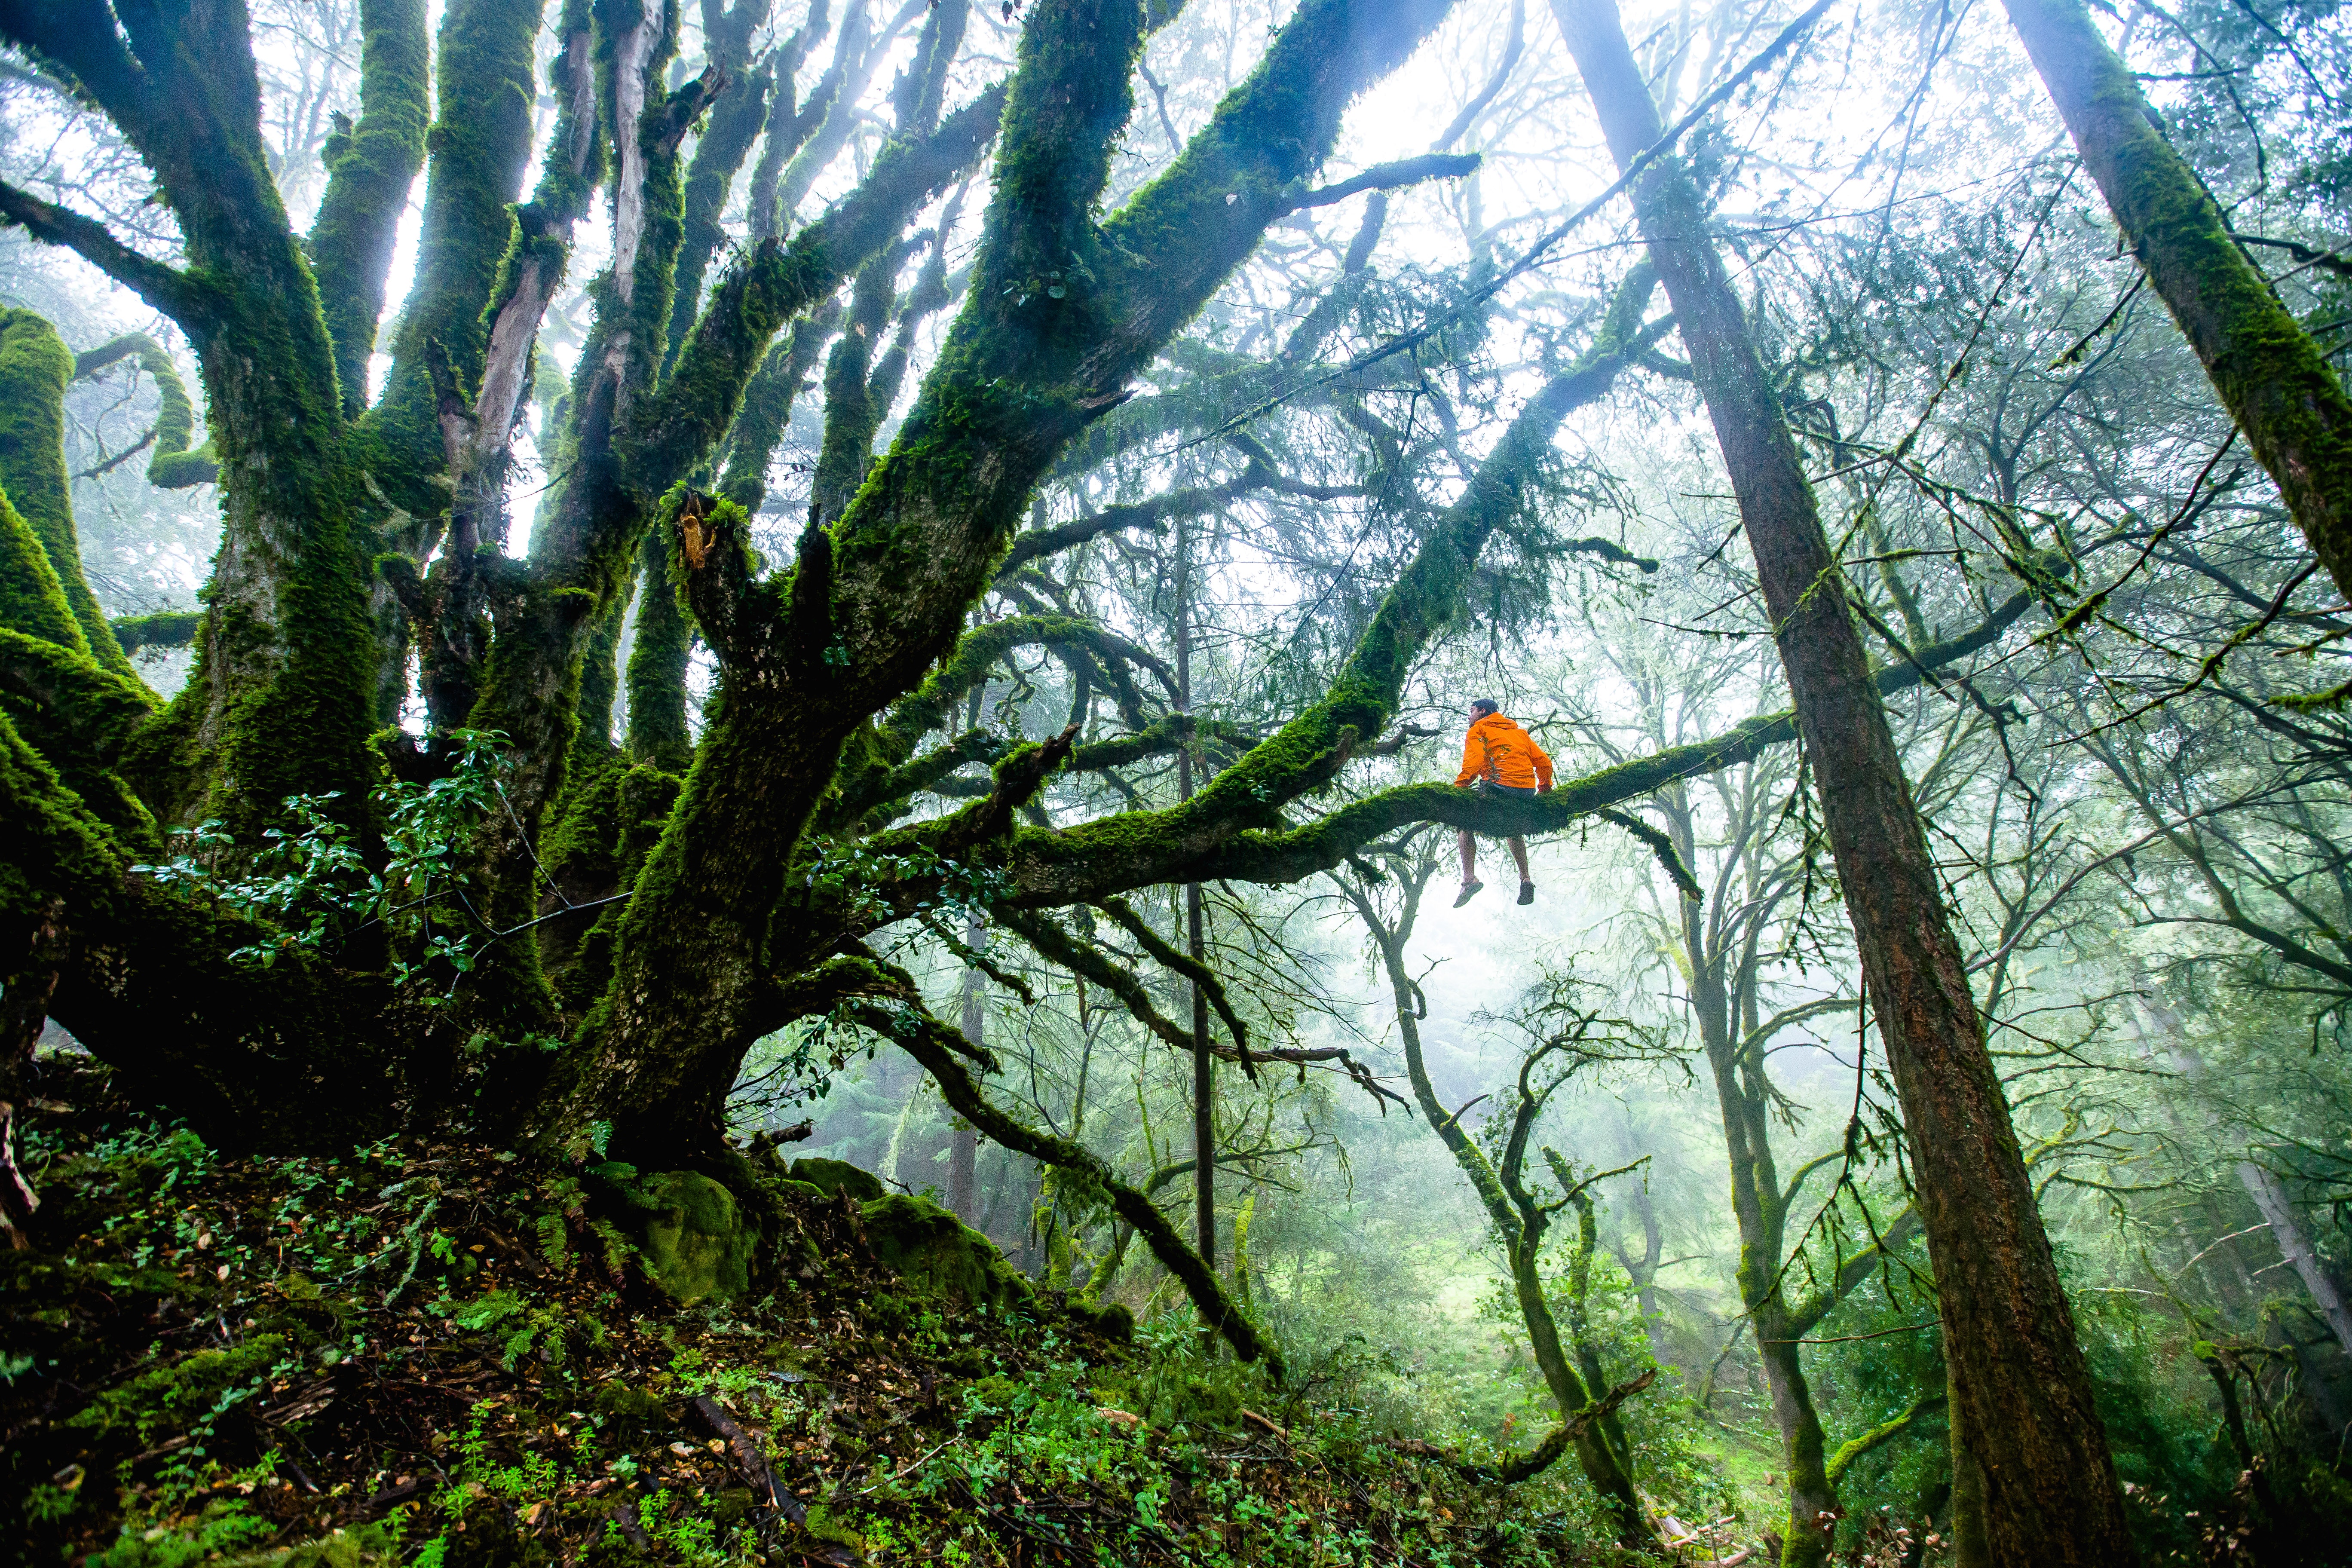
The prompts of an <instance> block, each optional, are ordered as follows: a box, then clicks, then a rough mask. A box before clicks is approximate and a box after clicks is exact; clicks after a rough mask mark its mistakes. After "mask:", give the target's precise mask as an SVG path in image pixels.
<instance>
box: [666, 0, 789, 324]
mask: <svg viewBox="0 0 2352 1568" xmlns="http://www.w3.org/2000/svg"><path fill="white" fill-rule="evenodd" d="M768 9H769V8H768V6H767V5H765V4H744V3H742V0H738V4H736V5H734V6H732V7H730V9H728V10H725V11H720V10H719V9H717V8H716V7H713V8H712V9H710V10H709V11H707V12H705V13H704V26H703V46H704V58H705V60H706V61H707V63H708V64H709V65H711V66H716V67H718V68H719V69H721V70H723V71H725V72H726V73H727V85H726V86H725V87H724V88H723V89H720V91H719V98H718V100H717V101H716V102H714V103H713V104H712V105H711V106H710V109H709V112H708V114H707V115H706V116H705V118H704V121H703V125H702V133H701V135H700V136H699V137H698V138H697V139H696V142H695V146H694V160H693V162H692V163H690V164H689V165H688V169H687V174H686V186H685V191H684V203H683V219H684V221H683V226H682V241H683V243H682V246H681V250H680V254H679V258H678V270H677V300H676V301H675V303H674V304H673V306H672V308H671V311H670V320H669V327H668V330H667V332H666V333H665V334H664V335H665V337H666V338H667V342H668V343H669V345H670V350H671V353H673V355H674V354H675V353H676V350H677V345H679V344H681V343H683V342H685V341H686V335H687V333H688V331H689V330H691V328H692V327H693V325H694V318H695V315H696V313H697V312H698V310H700V308H701V304H702V279H703V276H704V274H705V273H706V272H707V271H708V270H709V266H710V258H712V257H713V256H714V255H716V254H717V253H718V250H719V246H720V245H721V244H723V243H724V242H725V240H726V237H727V231H726V229H725V228H724V227H723V226H721V225H720V223H719V216H720V209H721V208H723V207H724V206H725V205H727V193H728V191H729V190H730V188H731V187H732V186H733V184H734V183H735V174H736V172H737V171H738V170H739V169H740V168H741V167H742V164H743V160H744V158H745V157H747V156H748V155H749V154H750V153H751V143H752V142H753V141H755V140H756V139H757V138H758V136H759V134H760V128H761V126H762V125H764V124H766V123H767V120H768V91H769V88H770V86H771V81H770V76H769V73H768V72H765V71H758V70H754V69H752V68H751V35H752V33H753V32H754V31H755V30H756V29H758V28H760V27H761V26H763V25H764V24H765V23H766V21H767V17H768Z"/></svg>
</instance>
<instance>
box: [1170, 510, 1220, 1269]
mask: <svg viewBox="0 0 2352 1568" xmlns="http://www.w3.org/2000/svg"><path fill="white" fill-rule="evenodd" d="M1176 709H1177V711H1179V712H1181V713H1190V712H1192V520H1191V519H1189V518H1188V519H1186V520H1185V521H1182V522H1180V523H1178V524H1177V525H1176ZM1192 752H1193V745H1192V742H1191V741H1190V740H1187V742H1185V744H1184V745H1183V746H1181V748H1179V749H1178V751H1177V752H1176V798H1177V800H1178V801H1179V802H1180V803H1181V802H1183V801H1189V800H1191V799H1192ZM1184 951H1185V952H1188V953H1190V954H1191V955H1192V962H1193V963H1206V962H1207V961H1208V942H1207V941H1206V939H1205V932H1204V931H1203V929H1202V916H1201V884H1200V883H1198V882H1187V883H1185V884H1184ZM1192 1234H1193V1238H1194V1239H1193V1245H1194V1246H1196V1247H1199V1248H1200V1249H1201V1260H1202V1262H1203V1263H1206V1264H1207V1265H1208V1266H1209V1267H1210V1268H1215V1267H1216V1266H1217V1064H1216V1058H1214V1057H1213V1056H1212V1055H1211V1054H1210V1052H1209V994H1208V992H1207V991H1206V990H1204V989H1203V988H1202V985H1201V983H1200V982H1199V981H1197V980H1196V981H1194V982H1193V983H1192Z"/></svg>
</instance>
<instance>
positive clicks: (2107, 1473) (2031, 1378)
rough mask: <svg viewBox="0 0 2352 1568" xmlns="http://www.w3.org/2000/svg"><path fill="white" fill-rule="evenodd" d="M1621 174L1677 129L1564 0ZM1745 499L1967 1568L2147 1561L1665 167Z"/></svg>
mask: <svg viewBox="0 0 2352 1568" xmlns="http://www.w3.org/2000/svg"><path fill="white" fill-rule="evenodd" d="M1553 11H1554V14H1555V16H1557V17H1558V18H1559V25H1560V30H1561V32H1562V33H1563V34H1564V35H1565V36H1566V37H1567V40H1568V46H1569V48H1570V52H1571V53H1573V54H1574V55H1575V57H1576V60H1577V65H1578V67H1579V68H1580V70H1581V72H1582V73H1583V76H1584V80H1585V84H1586V87H1587V89H1589V90H1590V91H1591V95H1592V100H1593V103H1594V105H1595V107H1596V108H1597V109H1598V110H1600V115H1601V125H1602V128H1603V130H1604V132H1605V133H1606V134H1607V137H1608V140H1609V144H1610V149H1611V151H1612V153H1614V154H1615V155H1616V159H1617V162H1618V163H1619V166H1620V167H1624V166H1626V165H1628V164H1631V163H1633V160H1634V159H1635V158H1636V157H1638V156H1639V155H1641V153H1643V151H1644V150H1645V149H1647V148H1649V147H1651V146H1653V145H1654V144H1655V143H1656V142H1658V141H1659V140H1660V139H1661V137H1662V136H1663V134H1664V128H1663V127H1662V126H1661V125H1660V123H1659V120H1658V114H1657V110H1656V107H1655V106H1654V104H1653V103H1652V102H1651V100H1650V96H1649V90H1648V89H1647V88H1646V87H1645V86H1644V85H1643V79H1642V75H1641V72H1640V69H1639V68H1637V67H1636V66H1635V64H1634V63H1633V52H1632V50H1631V49H1630V48H1629V47H1627V45H1626V42H1625V35H1624V30H1623V27H1622V24H1621V23H1620V22H1619V20H1618V16H1617V8H1616V5H1615V4H1614V0H1553ZM1634 210H1635V213H1636V214H1637V216H1638V217H1639V219H1640V222H1641V227H1642V234H1643V239H1644V240H1645V241H1647V243H1648V245H1649V249H1650V255H1651V258H1652V259H1653V260H1654V261H1655V263H1656V264H1657V268H1658V272H1659V276H1660V278H1661V279H1662V280H1663V281H1664V284H1665V286H1666V292H1667V296H1668V298H1669V299H1670V300H1672V301H1673V304H1674V308H1675V320H1676V322H1677V323H1678V325H1679V327H1680V329H1681V332H1682V337H1683V342H1684V344H1685V347H1686V348H1687V350H1688V351H1689V353H1690V359H1691V366H1692V372H1693V375H1694V378H1695V380H1696V383H1697V385H1698V388H1699V390H1700V392H1701V394H1702V395H1704V397H1705V398H1706V405H1707V411H1708V413H1709V415H1710V416H1712V418H1713V421H1714V424H1715V429H1716V437H1717V441H1718V442H1719V444H1720V445H1721V447H1722V450H1723V457H1724V464H1725V467H1726V468H1727V470H1728V472H1729V475H1730V478H1731V481H1732V488H1733V489H1734V491H1735V492H1736V493H1737V496H1738V503H1739V514H1740V519H1741V521H1742V524H1743V525H1744V527H1745V529H1746V531H1747V534H1748V544H1749V547H1750V549H1751V550H1752V552H1753V553H1754V556H1755V561H1756V566H1757V572H1758V575H1759V579H1760V581H1761V584H1762V587H1763V590H1764V597H1765V603H1766V605H1767V606H1768V608H1769V613H1770V615H1771V617H1772V623H1773V628H1774V637H1775V641H1776V642H1777V644H1778V646H1779V648H1780V658H1781V663H1782V665H1783V667H1784V668H1786V670H1787V672H1788V677H1789V685H1790V692H1791V695H1792V696H1793V698H1794V700H1795V707H1796V710H1797V716H1798V722H1799V726H1800V729H1801V733H1802V736H1803V739H1804V742H1805V746H1806V751H1807V753H1808V755H1809V756H1810V757H1811V762H1812V765H1813V768H1814V770H1815V773H1816V776H1817V777H1818V778H1819V780H1820V786H1821V796H1822V815H1823V816H1824V818H1825V820H1826V822H1827V826H1828V828H1829V835H1830V842H1831V846H1832V851H1833V853H1834V855H1835V858H1836V863H1837V869H1838V873H1839V877H1840V879H1841V881H1842V884H1843V889H1844V894H1845V900H1846V906H1847V910H1848V912H1849V913H1850V914H1851V916H1852V918H1853V926H1854V934H1855V939H1856V943H1857V946H1858V947H1859V949H1860V952H1861V957H1862V966H1863V973H1864V979H1865V981H1866V983H1867V985H1868V988H1869V994H1870V996H1871V997H1872V998H1873V999H1874V1001H1875V1002H1876V1003H1877V1004H1878V1006H1879V1010H1880V1033H1881V1035H1882V1037H1884V1038H1885V1042H1886V1047H1887V1050H1888V1053H1889V1055H1890V1057H1891V1058H1892V1059H1893V1066H1894V1072H1895V1086H1896V1089H1897V1092H1898V1093H1899V1095H1900V1097H1901V1100H1902V1104H1903V1113H1904V1121H1905V1126H1906V1131H1907V1133H1908V1136H1909V1141H1910V1147H1911V1153H1912V1160H1913V1170H1914V1172H1915V1173H1916V1182H1917V1186H1918V1193H1919V1200H1918V1201H1919V1208H1920V1211H1921V1215H1922V1218H1923V1220H1924V1221H1925V1223H1926V1227H1927V1238H1928V1246H1929V1249H1930V1252H1931V1255H1932V1257H1933V1258H1934V1261H1935V1267H1936V1274H1937V1289H1938V1300H1939V1302H1940V1310H1941V1314H1942V1319H1943V1327H1944V1343H1945V1352H1946V1355H1947V1357H1948V1365H1949V1368H1950V1382H1951V1398H1952V1414H1953V1426H1954V1432H1955V1436H1956V1437H1957V1436H1958V1435H1959V1434H1960V1433H1962V1432H1965V1433H1966V1435H1967V1440H1968V1442H1969V1444H1970V1445H1971V1446H1972V1449H1973V1457H1974V1458H1975V1460H1976V1462H1977V1467H1978V1468H1979V1471H1980V1473H1981V1479H1982V1482H1983V1504H1984V1524H1985V1530H1984V1533H1983V1536H1982V1538H1981V1541H1980V1542H1979V1545H1980V1546H1981V1548H1982V1551H1981V1552H1980V1554H1979V1555H1977V1556H1974V1557H1969V1556H1963V1558H1962V1562H1963V1563H1969V1564H1970V1565H1971V1568H1973V1564H1974V1563H1996V1562H1997V1563H2050V1564H2059V1563H2069V1564H2074V1563H2081V1564H2089V1563H2129V1562H2132V1561H2134V1560H2135V1559H2136V1553H2135V1552H2134V1551H2133V1547H2132V1543H2131V1538H2130V1533H2129V1531H2128V1528H2127V1526H2126V1521H2125V1518H2124V1510H2123V1497H2122V1493H2121V1491H2120V1489H2119V1488H2118V1487H2117V1485H2116V1473H2115V1464H2114V1460H2113V1459H2112V1458H2111V1457H2110V1455H2109V1453H2108V1451H2107V1443H2106V1434H2105V1430H2104V1428H2103V1427H2102V1426H2101V1425H2100V1421H2099V1416H2098V1412H2097V1410H2096V1409H2095V1406H2094V1405H2093V1402H2092V1395H2091V1382H2090V1373H2089V1369H2088V1368H2087V1366H2086V1365H2085V1363H2084V1358H2083V1352H2082V1347H2081V1346H2080V1344H2078V1343H2077V1342H2076V1340H2075V1337H2074V1314H2073V1311H2072V1310H2071V1309H2070V1308H2069V1306H2068V1304H2067V1301H2066V1295H2065V1291H2064V1289H2063V1287H2062V1286H2061V1284H2060V1281H2059V1278H2058V1268H2057V1263H2056V1260H2055V1259H2054V1258H2053V1256H2052V1254H2051V1249H2050V1241H2049V1237H2048V1236H2047V1235H2046V1234H2045V1233H2044V1232H2043V1230H2042V1216H2041V1214H2040V1212H2039V1211H2038V1210H2037V1209H2036V1207H2035V1205H2034V1198H2033V1189H2032V1185H2031V1184H2029V1182H2028V1181H2027V1179H2026V1172H2025V1162H2024V1159H2023V1156H2022V1155H2021V1152H2020V1151H2019V1149H2018V1144H2017V1136H2016V1133H2015V1131H2013V1130H2012V1129H2011V1126H2010V1121H2009V1108H2008V1106H2007V1104H2006V1103H2005V1101H2004V1100H2003V1099H2002V1096H2001V1089H2000V1079H1999V1078H1998V1077H1997V1076H1996V1075H1995V1073H1994V1071H1993V1066H1992V1059H1991V1057H1990V1054H1989V1053H1988V1052H1987V1050H1986V1048H1985V1039H1984V1032H1983V1028H1982V1026H1981V1023H1980V1022H1979V1018H1978V1016H1977V1008H1976V1000H1975V997H1974V995H1973V994H1971V992H1970V990H1969V982H1968V972H1967V969H1966V967H1965V966H1964V964H1963V963H1962V960H1961V957H1960V951H1959V945H1958V942H1955V941H1954V939H1953V937H1952V933H1951V928H1950V924H1949V921H1948V918H1947V916H1946V913H1945V910H1944V907H1943V902H1942V899H1941V895H1940V892H1939V890H1938V888H1937V880H1936V868H1935V863H1934V861H1933V859H1932V858H1930V856H1929V854H1928V851H1927V837H1926V835H1925V833H1924V832H1923V831H1922V829H1921V826H1920V823H1919V815H1918V812H1917V809H1916V807H1915V806H1914V805H1913V804H1912V801H1911V796H1910V792H1909V789H1908V787H1907V786H1906V784H1905V782H1904V778H1903V770H1902V763H1901V759H1900V757H1899V756H1898V755H1897V753H1896V752H1895V740H1894V735H1893V733H1892V732H1891V731H1890V730H1889V728H1888V725H1887V722H1886V714H1885V707H1884V705H1883V704H1882V702H1881V700H1880V698H1879V693H1878V688H1877V684H1876V681H1875V680H1874V678H1873V676H1872V672H1871V668H1870V663H1869V660H1868V658H1867V657H1866V656H1865V654H1864V649H1863V645H1862V639H1861V637H1860V635H1859V634H1858V633H1857V631H1856V629H1855V627H1854V624H1853V618H1852V616H1850V614H1849V613H1848V610H1847V607H1846V604H1845V599H1844V590H1843V586H1842V584H1841V582H1840V578H1839V574H1838V566H1837V562H1836V559H1835V558H1834V556H1832V553H1831V551H1830V547H1829V542H1828V539H1827V538H1826V536H1825V535H1824V534H1823V532H1822V524H1821V518H1820V515H1819V513H1818V511H1817V510H1815V505H1814V500H1813V495H1812V490H1811V486H1810V485H1809V484H1808V483H1807V482H1806V479H1805V475H1804V469H1803V467H1802V465H1801V462H1800V461H1799V459H1798V456H1797V450H1796V446H1795V443H1794V442H1793V441H1792V440H1791V439H1790V435H1789V430H1788V426H1787V423H1786V420H1785V419H1784V418H1783V416H1782V415H1781V412H1780V403H1779V399H1778V397H1777V396H1776V395H1774V393H1773V390H1772V385H1771V383H1770V381H1769V378H1768V377H1767V375H1766V374H1765V371H1764V367H1763V364H1762V363H1761V362H1760V361H1759V359H1758V357H1757V353H1756V348H1755V344H1754V342H1753V341H1752V340H1751V339H1750V337H1749V335H1748V326H1747V322H1746V321H1745V319H1744V318H1743V317H1742V315H1741V313H1740V309H1739V302H1738V298H1737V297H1736V296H1735V295H1734V294H1733V292H1732V290H1731V286H1730V282H1729V280H1728V279H1727V277H1726V276H1725V273H1724V270H1723V263H1722V260H1721V258H1720V257H1718V256H1717V253H1716V249H1715V247H1714V245H1713V243H1712V241H1711V240H1710V239H1709V238H1708V237H1707V232H1706V215H1705V212H1704V210H1703V208H1702V206H1701V205H1700V201H1699V195H1698V189H1697V186H1696V184H1695V183H1694V182H1693V181H1692V179H1691V178H1690V175H1689V174H1688V173H1687V171H1686V170H1685V168H1684V166H1683V165H1682V164H1681V163H1679V162H1677V161H1676V160H1675V159H1674V158H1673V157H1664V158H1661V159H1659V160H1657V161H1656V162H1655V163H1652V164H1651V165H1650V167H1649V172H1648V173H1647V174H1644V175H1643V177H1642V178H1641V179H1640V180H1638V181H1637V182H1636V184H1635V185H1634Z"/></svg>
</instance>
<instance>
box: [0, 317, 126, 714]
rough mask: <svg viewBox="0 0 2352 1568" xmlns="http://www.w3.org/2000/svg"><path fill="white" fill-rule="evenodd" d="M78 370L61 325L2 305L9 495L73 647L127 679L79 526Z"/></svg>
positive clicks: (2, 454)
mask: <svg viewBox="0 0 2352 1568" xmlns="http://www.w3.org/2000/svg"><path fill="white" fill-rule="evenodd" d="M73 374H74V356H73V355H72V354H71V353H68V351H67V349H66V345H65V342H64V340H62V339H60V338H59V337H58V333H57V329H56V328H54V327H52V326H50V325H49V323H48V322H47V321H46V320H44V319H43V318H41V317H40V316H37V315H36V314H34V313H33V312H32V311H30V310H0V490H5V491H6V492H7V498H8V500H9V501H10V502H12V503H13V504H14V505H15V507H16V514H17V515H18V516H19V517H21V518H23V519H24V520H25V521H26V523H27V524H29V525H30V526H31V528H32V531H33V533H34V536H35V537H36V538H37V539H39V541H40V542H41V548H42V550H43V551H44V552H47V555H48V558H49V564H50V565H51V566H53V567H54V568H55V569H56V573H57V580H58V587H59V589H60V590H61V591H62V592H63V594H64V595H65V601H66V605H67V607H68V608H69V609H70V610H71V611H72V612H73V618H74V620H75V622H76V623H77V625H78V626H79V633H80V635H79V637H77V638H76V639H75V641H74V643H73V645H72V646H74V647H78V648H79V649H80V650H81V651H83V652H85V653H87V654H89V656H90V657H91V658H95V659H97V660H98V662H99V663H100V664H102V665H104V666H106V667H107V668H110V669H112V670H114V671H115V672H116V673H118V674H120V675H123V676H129V675H130V674H131V659H130V656H129V655H127V654H125V653H124V652H123V651H122V648H121V645H120V644H118V643H117V642H116V641H115V640H114V636H113V632H112V630H111V629H110V627H109V626H108V625H107V620H106V613H105V612H104V611H103V610H101V609H100V608H99V606H98V598H97V596H96V595H93V594H92V593H91V592H90V591H89V579H88V578H87V577H85V576H84V575H83V574H82V569H81V542H80V540H79V537H78V536H77V535H76V533H75V531H74V516H73V481H72V480H71V479H68V478H67V477H66V413H65V409H66V386H67V384H68V383H69V382H71V381H72V380H73ZM12 624H13V623H12ZM43 635H47V634H43ZM52 640H55V639H52Z"/></svg>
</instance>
